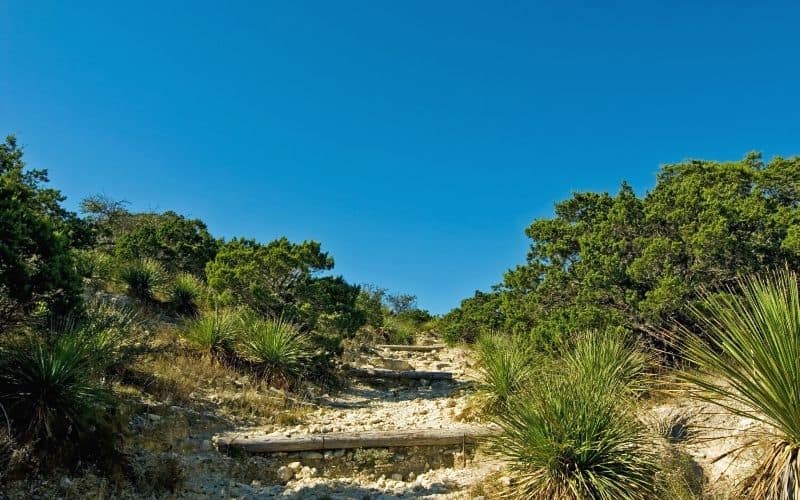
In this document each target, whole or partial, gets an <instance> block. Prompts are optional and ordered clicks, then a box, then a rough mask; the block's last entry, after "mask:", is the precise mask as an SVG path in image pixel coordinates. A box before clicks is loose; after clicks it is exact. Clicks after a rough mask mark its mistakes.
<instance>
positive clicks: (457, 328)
mask: <svg viewBox="0 0 800 500" xmlns="http://www.w3.org/2000/svg"><path fill="white" fill-rule="evenodd" d="M499 310H500V295H499V294H497V293H483V292H480V291H476V292H475V296H474V297H470V298H468V299H464V300H462V301H461V306H460V307H458V308H456V309H453V310H452V311H450V312H449V313H447V314H446V315H445V316H444V317H442V318H441V319H440V320H439V321H437V322H436V326H435V328H436V329H437V330H438V331H439V332H441V334H442V336H443V338H444V340H445V341H446V342H449V343H451V344H452V343H455V342H470V343H471V342H475V340H477V339H478V338H479V337H480V336H481V335H487V334H490V333H491V332H494V331H497V330H498V329H499V328H501V327H502V326H503V319H502V316H501V315H500V312H499Z"/></svg>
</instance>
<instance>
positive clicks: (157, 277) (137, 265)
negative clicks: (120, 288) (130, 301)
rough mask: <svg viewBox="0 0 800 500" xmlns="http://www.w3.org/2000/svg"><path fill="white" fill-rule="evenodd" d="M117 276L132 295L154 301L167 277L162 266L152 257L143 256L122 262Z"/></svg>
mask: <svg viewBox="0 0 800 500" xmlns="http://www.w3.org/2000/svg"><path fill="white" fill-rule="evenodd" d="M119 278H120V280H121V281H122V282H123V283H124V284H125V287H126V289H127V292H128V294H129V295H131V296H132V297H135V298H137V299H140V300H143V301H154V300H155V299H156V294H157V293H158V292H159V291H160V290H161V287H162V286H163V285H164V283H165V282H166V279H167V273H166V271H165V270H164V266H162V265H161V263H160V262H158V261H157V260H154V259H149V258H144V259H140V260H135V261H132V262H128V263H126V264H124V265H123V266H122V267H121V269H120V271H119Z"/></svg>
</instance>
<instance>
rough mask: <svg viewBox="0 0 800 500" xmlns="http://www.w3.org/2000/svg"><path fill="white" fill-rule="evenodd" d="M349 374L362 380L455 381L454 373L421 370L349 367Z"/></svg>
mask: <svg viewBox="0 0 800 500" xmlns="http://www.w3.org/2000/svg"><path fill="white" fill-rule="evenodd" d="M346 370H347V372H348V373H349V374H351V375H353V376H354V377H360V378H384V379H407V380H422V379H426V380H453V373H452V372H426V371H419V370H404V371H401V370H386V369H384V368H355V367H352V366H351V367H347V368H346Z"/></svg>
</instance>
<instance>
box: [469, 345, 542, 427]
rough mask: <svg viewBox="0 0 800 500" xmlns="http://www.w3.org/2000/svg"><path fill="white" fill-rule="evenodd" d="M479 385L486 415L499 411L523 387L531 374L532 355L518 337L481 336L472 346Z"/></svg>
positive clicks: (529, 379)
mask: <svg viewBox="0 0 800 500" xmlns="http://www.w3.org/2000/svg"><path fill="white" fill-rule="evenodd" d="M475 350H476V354H477V359H478V364H479V371H480V381H479V384H480V385H479V387H480V389H481V392H482V393H483V395H484V397H485V398H486V399H487V401H486V404H485V408H486V410H487V411H488V412H489V413H492V412H496V411H502V409H503V408H504V407H505V406H506V404H507V403H508V402H509V401H510V400H511V398H512V397H514V396H515V395H517V394H519V393H520V392H521V391H522V390H523V389H525V388H526V387H527V385H528V384H529V382H530V381H531V378H532V377H533V374H534V368H535V365H534V360H533V353H532V352H531V350H530V349H529V348H528V347H527V346H526V343H525V341H524V340H523V339H521V338H520V337H507V336H502V335H499V334H496V333H495V334H486V335H481V336H480V337H479V338H478V341H477V342H476V344H475Z"/></svg>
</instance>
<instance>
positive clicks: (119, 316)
mask: <svg viewBox="0 0 800 500" xmlns="http://www.w3.org/2000/svg"><path fill="white" fill-rule="evenodd" d="M62 330H64V331H62V332H61V334H65V333H68V334H70V335H75V336H76V337H78V338H79V339H80V341H81V342H83V343H84V345H85V346H86V348H87V350H88V351H89V352H90V353H91V354H92V356H93V358H94V360H93V365H94V366H95V367H96V368H97V369H98V370H100V372H101V373H102V374H103V376H108V375H111V374H112V373H118V372H119V371H120V370H121V369H122V368H123V367H124V366H125V365H126V364H127V362H128V361H129V360H130V358H131V356H132V355H133V347H134V345H135V344H136V342H138V341H139V340H140V339H141V337H142V333H141V330H142V325H141V322H140V320H139V316H138V314H137V311H136V310H134V309H132V308H130V307H126V306H121V305H118V304H117V303H115V302H112V301H110V300H105V299H94V300H90V301H88V302H87V303H86V305H85V307H84V311H83V313H82V314H81V316H80V317H79V318H78V319H77V320H76V321H75V322H74V324H72V325H70V326H69V327H68V328H65V329H62Z"/></svg>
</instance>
